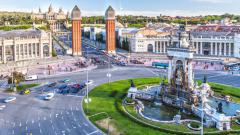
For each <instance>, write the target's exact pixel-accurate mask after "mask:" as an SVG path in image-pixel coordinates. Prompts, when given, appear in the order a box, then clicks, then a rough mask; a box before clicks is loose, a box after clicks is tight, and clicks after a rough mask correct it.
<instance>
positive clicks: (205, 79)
mask: <svg viewBox="0 0 240 135" xmlns="http://www.w3.org/2000/svg"><path fill="white" fill-rule="evenodd" d="M203 83H207V76H206V75H204V78H203Z"/></svg>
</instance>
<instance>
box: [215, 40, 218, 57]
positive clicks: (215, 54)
mask: <svg viewBox="0 0 240 135" xmlns="http://www.w3.org/2000/svg"><path fill="white" fill-rule="evenodd" d="M217 46H218V44H217V43H216V42H215V55H217Z"/></svg>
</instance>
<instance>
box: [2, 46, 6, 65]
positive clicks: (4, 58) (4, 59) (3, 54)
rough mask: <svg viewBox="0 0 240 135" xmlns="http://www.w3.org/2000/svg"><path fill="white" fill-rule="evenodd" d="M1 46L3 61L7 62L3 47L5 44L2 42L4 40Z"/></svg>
mask: <svg viewBox="0 0 240 135" xmlns="http://www.w3.org/2000/svg"><path fill="white" fill-rule="evenodd" d="M2 45H3V46H2V47H3V48H2V59H3V63H6V62H7V60H6V48H5V44H4V42H3V44H2Z"/></svg>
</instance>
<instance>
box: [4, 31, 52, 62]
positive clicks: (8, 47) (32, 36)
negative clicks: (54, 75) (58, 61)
mask: <svg viewBox="0 0 240 135" xmlns="http://www.w3.org/2000/svg"><path fill="white" fill-rule="evenodd" d="M51 56H52V36H51V33H50V32H49V33H47V32H45V31H40V30H14V31H7V32H6V31H0V63H7V62H9V61H15V62H17V61H24V60H33V59H42V58H49V57H51Z"/></svg>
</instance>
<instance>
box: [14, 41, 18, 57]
mask: <svg viewBox="0 0 240 135" xmlns="http://www.w3.org/2000/svg"><path fill="white" fill-rule="evenodd" d="M16 47H17V46H16V44H15V43H14V45H13V61H17V59H18V58H17V55H16V53H17V52H16V51H17V50H16Z"/></svg>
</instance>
